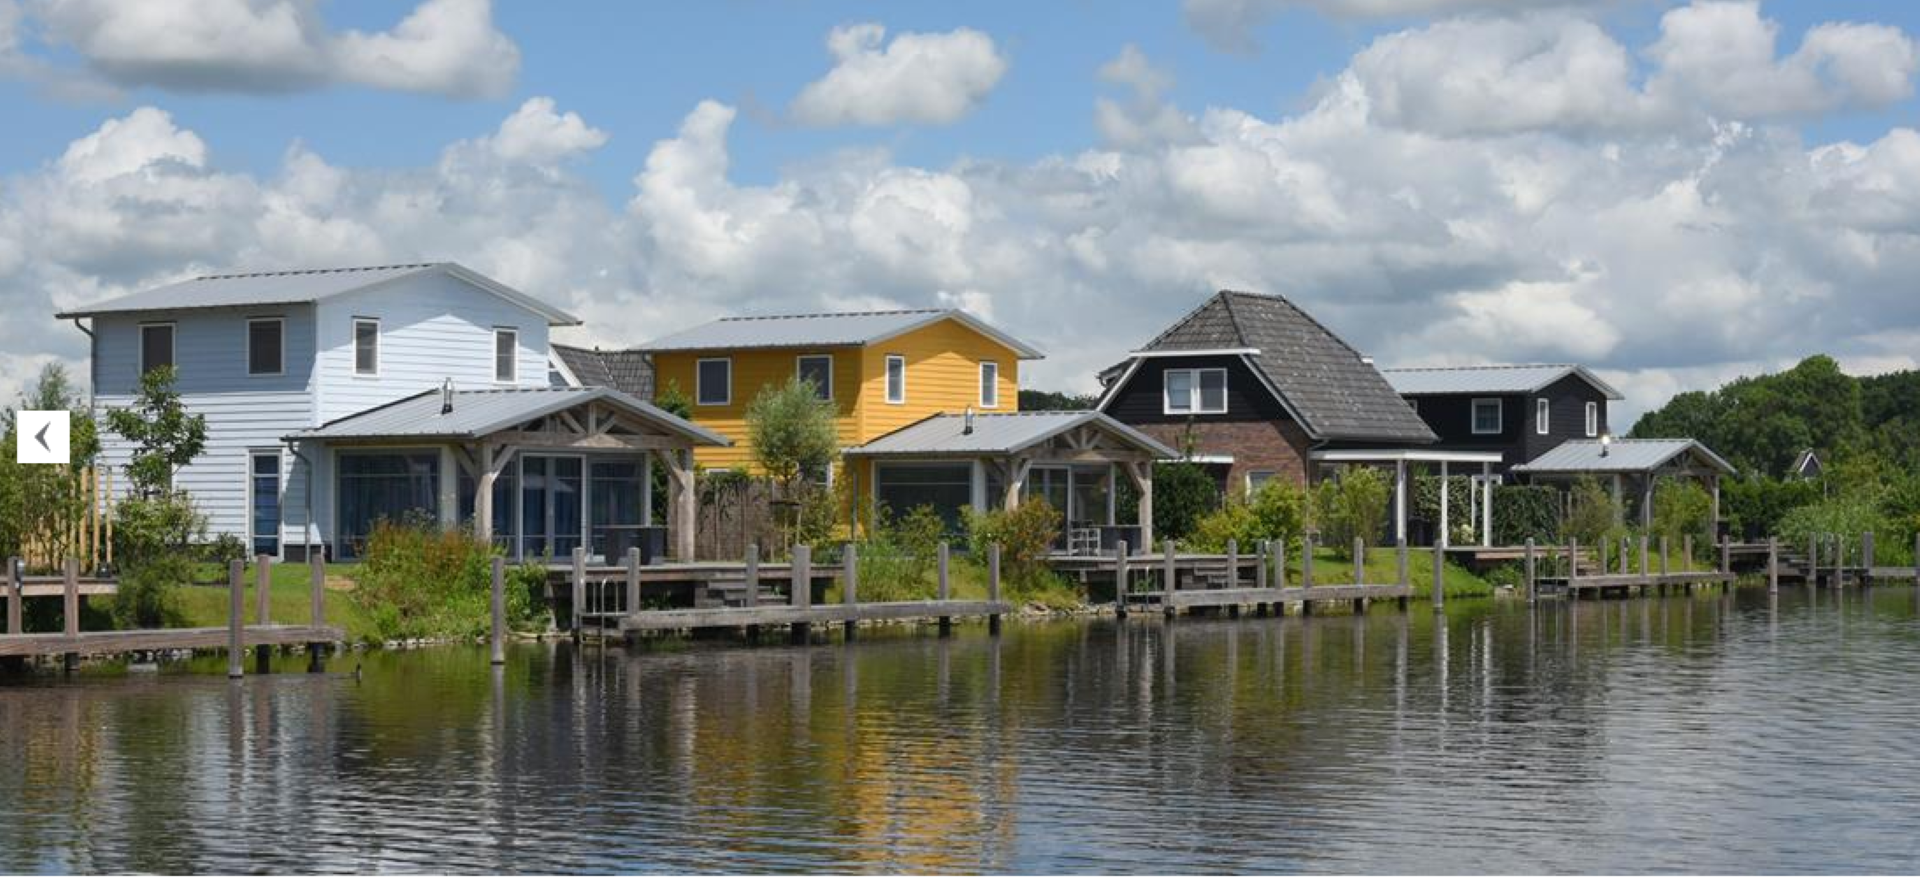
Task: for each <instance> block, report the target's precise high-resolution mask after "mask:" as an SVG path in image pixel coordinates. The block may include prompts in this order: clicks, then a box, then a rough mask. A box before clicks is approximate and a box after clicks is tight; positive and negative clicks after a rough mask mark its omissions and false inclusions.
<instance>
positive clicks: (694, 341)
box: [636, 309, 1044, 360]
mask: <svg viewBox="0 0 1920 880" xmlns="http://www.w3.org/2000/svg"><path fill="white" fill-rule="evenodd" d="M948 319H952V320H955V321H959V322H960V323H962V324H964V325H966V326H967V327H969V328H971V329H973V330H974V331H976V332H978V333H980V334H981V335H983V336H986V337H988V338H991V339H993V340H994V341H996V342H999V343H1000V344H1002V345H1005V346H1006V347H1008V348H1010V349H1013V351H1014V352H1015V353H1016V354H1018V355H1019V356H1020V357H1022V358H1023V359H1027V360H1034V359H1039V358H1041V357H1044V355H1043V354H1042V353H1041V352H1040V351H1039V350H1037V349H1035V348H1033V347H1032V346H1030V345H1027V344H1026V343H1024V342H1021V341H1020V340H1018V339H1016V338H1014V337H1012V336H1010V335H1008V334H1006V333H1004V332H1002V331H1001V330H999V329H998V328H996V327H993V326H992V325H990V324H988V323H986V322H985V321H982V320H980V319H979V318H976V317H973V316H972V315H969V314H967V313H966V312H963V311H961V310H959V309H902V310H897V311H872V312H823V313H817V314H804V315H764V316H739V317H729V318H719V319H716V320H713V321H708V322H707V323H705V324H701V325H698V326H695V327H690V328H688V329H686V330H682V331H680V332H678V333H671V334H668V335H666V336H662V337H660V338H658V339H655V340H653V341H651V342H648V343H646V344H644V345H640V346H637V347H636V350H638V351H645V352H691V351H729V350H738V349H754V348H847V347H853V346H865V345H872V344H874V343H876V342H881V341H884V340H886V339H890V338H892V337H894V336H898V335H900V334H902V333H907V332H909V331H912V330H917V329H919V328H921V327H924V326H926V325H928V324H932V323H934V322H936V321H942V320H948Z"/></svg>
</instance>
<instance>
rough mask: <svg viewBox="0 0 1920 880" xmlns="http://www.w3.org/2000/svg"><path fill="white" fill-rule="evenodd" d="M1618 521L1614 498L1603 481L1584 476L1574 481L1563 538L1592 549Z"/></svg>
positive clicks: (1562, 523) (1564, 523)
mask: <svg viewBox="0 0 1920 880" xmlns="http://www.w3.org/2000/svg"><path fill="white" fill-rule="evenodd" d="M1616 520H1617V518H1616V516H1615V514H1614V508H1613V496H1612V495H1610V494H1608V493H1607V490H1606V489H1605V488H1604V487H1602V486H1601V485H1600V481H1599V480H1596V479H1594V478H1592V477H1581V478H1580V479H1578V480H1575V481H1574V483H1573V490H1572V492H1571V493H1570V497H1569V498H1568V500H1567V516H1566V519H1565V520H1564V521H1562V522H1561V524H1560V538H1561V540H1567V539H1573V540H1576V541H1579V542H1580V543H1581V544H1584V545H1587V546H1592V545H1594V544H1598V543H1599V542H1601V541H1602V540H1604V539H1605V538H1606V536H1607V532H1608V531H1609V530H1610V529H1612V528H1613V527H1614V523H1615V522H1616Z"/></svg>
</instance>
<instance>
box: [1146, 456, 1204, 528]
mask: <svg viewBox="0 0 1920 880" xmlns="http://www.w3.org/2000/svg"><path fill="white" fill-rule="evenodd" d="M1219 506H1220V487H1219V486H1218V485H1216V484H1215V483H1214V481H1213V477H1211V476H1209V475H1208V474H1207V471H1206V469H1205V468H1203V467H1201V466H1200V465H1197V464H1194V463H1192V462H1187V461H1175V462H1161V463H1159V464H1156V465H1154V466H1153V533H1154V535H1155V536H1156V537H1158V538H1159V539H1160V540H1163V541H1178V540H1180V539H1182V538H1185V537H1187V536H1188V535H1191V534H1193V530H1194V527H1195V526H1197V525H1198V524H1199V522H1200V518H1201V517H1202V516H1205V515H1207V514H1208V513H1209V512H1211V511H1213V510H1214V509H1215V508H1217V507H1219Z"/></svg>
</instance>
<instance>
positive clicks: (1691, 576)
mask: <svg viewBox="0 0 1920 880" xmlns="http://www.w3.org/2000/svg"><path fill="white" fill-rule="evenodd" d="M1594 549H1595V551H1596V552H1595V553H1593V554H1592V555H1591V556H1589V555H1587V554H1584V553H1583V551H1582V548H1581V547H1580V544H1579V542H1577V541H1569V542H1568V543H1567V546H1566V548H1565V551H1564V553H1562V554H1561V555H1560V557H1559V561H1560V567H1561V568H1562V569H1563V570H1562V571H1560V572H1558V573H1555V574H1546V575H1540V574H1537V572H1538V569H1539V565H1540V562H1541V561H1542V560H1540V559H1538V558H1536V554H1538V552H1539V549H1538V548H1536V547H1535V546H1534V544H1533V542H1531V541H1529V542H1527V544H1526V547H1525V548H1524V552H1525V556H1524V564H1525V567H1526V571H1527V572H1528V584H1527V593H1528V595H1529V596H1530V597H1531V596H1536V595H1537V596H1566V597H1571V598H1580V597H1581V596H1583V595H1592V596H1608V595H1619V596H1626V595H1632V594H1634V593H1645V592H1649V591H1658V592H1666V591H1667V590H1670V589H1682V590H1690V589H1692V588H1694V587H1697V586H1713V585H1726V584H1731V583H1733V582H1734V581H1735V580H1736V579H1737V577H1738V576H1737V575H1736V574H1735V573H1734V571H1733V565H1732V561H1731V558H1730V555H1729V554H1730V551H1731V547H1730V545H1727V544H1722V545H1720V548H1719V549H1720V565H1719V567H1717V568H1708V569H1702V568H1696V567H1695V566H1694V563H1693V538H1692V537H1687V538H1684V539H1683V541H1682V550H1681V555H1680V560H1679V561H1680V566H1679V567H1676V566H1675V565H1674V559H1673V557H1672V555H1671V554H1670V553H1669V552H1668V543H1667V539H1665V538H1661V539H1660V542H1659V551H1658V556H1657V557H1656V556H1654V555H1653V553H1652V552H1651V551H1650V548H1649V545H1648V541H1647V538H1646V536H1644V535H1642V536H1641V537H1640V539H1639V540H1638V542H1637V543H1630V542H1629V541H1627V540H1624V539H1623V540H1621V541H1620V542H1619V545H1618V551H1619V552H1618V554H1617V555H1615V554H1614V553H1613V545H1612V544H1611V543H1602V544H1599V545H1598V546H1597V547H1595V548H1594ZM1636 550H1637V551H1638V552H1635V551H1636ZM1589 558H1592V559H1596V560H1598V562H1597V566H1595V567H1592V568H1586V567H1583V566H1584V563H1585V561H1586V560H1587V559H1589ZM1636 560H1637V564H1636ZM1656 564H1657V567H1655V566H1656Z"/></svg>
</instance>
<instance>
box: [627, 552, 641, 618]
mask: <svg viewBox="0 0 1920 880" xmlns="http://www.w3.org/2000/svg"><path fill="white" fill-rule="evenodd" d="M626 587H627V590H626V592H627V595H626V601H625V602H624V603H623V604H624V606H625V610H626V612H627V613H628V614H633V613H635V612H637V611H639V610H640V602H641V600H642V598H643V597H642V596H641V595H640V548H638V547H628V548H627V584H626Z"/></svg>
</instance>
